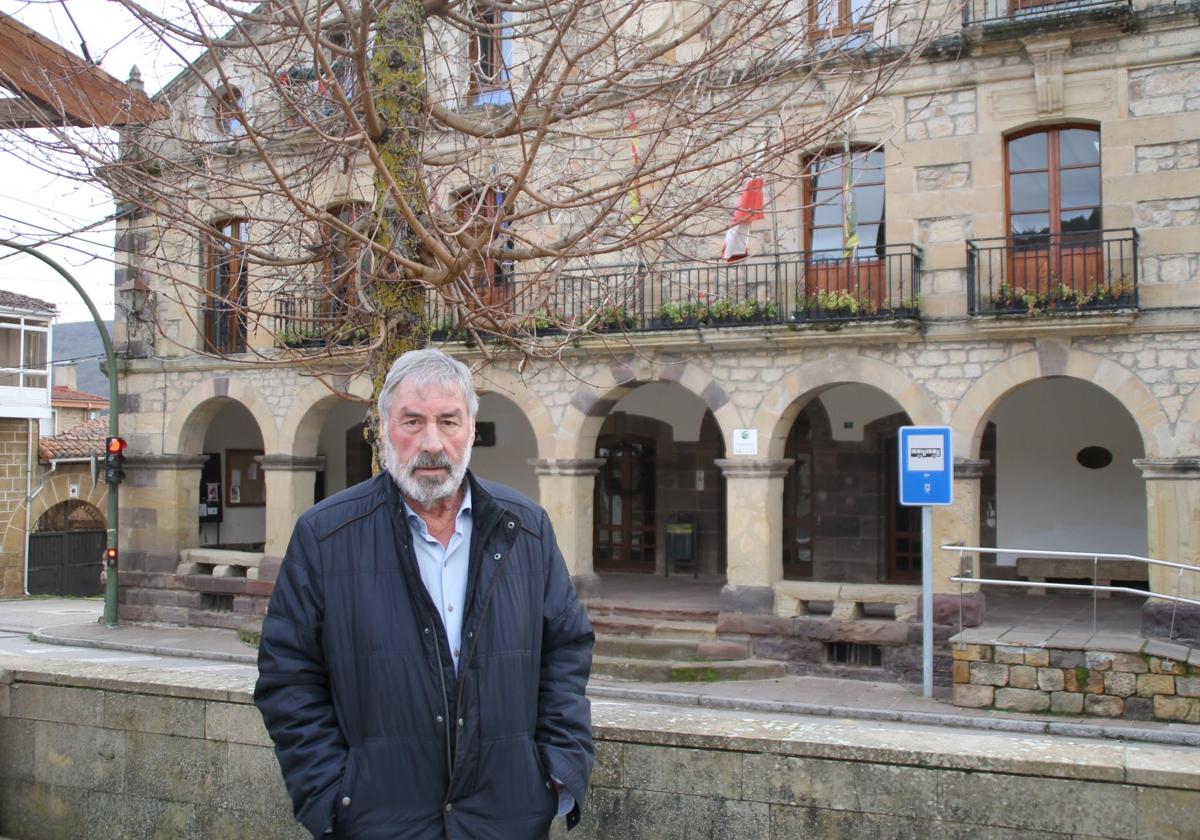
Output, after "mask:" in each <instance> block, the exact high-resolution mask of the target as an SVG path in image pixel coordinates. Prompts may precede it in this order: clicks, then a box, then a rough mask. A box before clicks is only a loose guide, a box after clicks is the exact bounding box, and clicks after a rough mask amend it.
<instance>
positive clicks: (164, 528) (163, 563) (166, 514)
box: [117, 454, 208, 574]
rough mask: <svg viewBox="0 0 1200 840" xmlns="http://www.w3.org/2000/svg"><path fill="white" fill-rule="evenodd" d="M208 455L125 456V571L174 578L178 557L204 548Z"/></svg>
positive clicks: (121, 524)
mask: <svg viewBox="0 0 1200 840" xmlns="http://www.w3.org/2000/svg"><path fill="white" fill-rule="evenodd" d="M207 460H208V458H207V457H206V456H204V455H132V454H130V455H126V456H125V481H124V483H122V484H121V490H120V493H121V498H120V509H119V514H120V521H119V534H118V535H117V539H118V541H119V542H118V544H119V545H120V547H121V559H120V568H121V569H122V570H125V571H131V572H161V573H167V574H174V573H175V568H176V566H178V565H179V552H180V551H182V550H183V549H185V548H191V547H193V546H196V545H198V544H199V542H200V532H199V520H200V514H199V508H198V505H199V503H200V471H201V469H202V468H203V466H204V464H205V462H206V461H207Z"/></svg>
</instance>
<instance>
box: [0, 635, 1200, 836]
mask: <svg viewBox="0 0 1200 840" xmlns="http://www.w3.org/2000/svg"><path fill="white" fill-rule="evenodd" d="M251 684H252V683H251V680H250V679H249V678H245V677H222V676H219V675H214V674H206V673H203V672H192V673H186V674H179V673H165V672H160V671H151V670H147V669H137V668H131V667H124V668H122V667H113V666H108V665H88V664H83V663H43V662H38V661H35V660H30V659H23V658H18V657H2V658H0V757H2V760H0V834H3V835H6V836H11V837H19V838H21V840H66V839H67V838H70V840H74V838H78V837H87V838H89V840H104V838H121V840H125V839H126V838H133V837H137V838H142V837H161V838H171V840H187V838H197V839H199V838H204V840H212V839H213V838H221V840H238V838H248V839H249V838H253V840H274V838H287V840H298V838H301V837H306V836H307V835H306V834H305V832H304V831H303V830H302V829H301V828H300V827H299V826H298V825H297V824H296V823H295V822H294V821H293V820H292V817H291V806H290V803H289V801H288V799H287V797H286V795H285V793H284V789H283V783H282V781H281V779H280V776H279V770H278V767H277V765H276V763H275V758H274V755H273V752H272V750H271V748H270V745H269V741H268V739H267V737H266V733H265V731H264V730H263V727H262V722H261V719H260V718H259V716H258V712H257V711H256V710H255V708H254V707H253V705H252V704H251V700H250V689H251ZM593 719H594V729H595V735H596V758H597V760H596V769H595V772H594V773H593V775H592V787H591V791H590V793H589V799H588V802H587V807H586V809H585V811H584V820H583V822H582V824H581V825H580V826H579V828H578V829H577V830H575V831H573V832H571V834H570V838H571V840H591V838H597V840H598V839H599V838H621V840H637V839H638V838H648V837H655V838H663V840H674V838H680V840H683V839H684V838H687V840H692V838H697V837H709V838H715V839H716V840H725V839H726V838H739V840H757V838H762V839H763V840H766V838H770V837H830V838H834V837H837V838H858V837H869V836H871V837H873V836H879V837H989V838H1017V837H1020V838H1022V840H1029V839H1030V838H1034V839H1035V840H1036V838H1058V837H1067V836H1084V835H1086V836H1088V837H1108V838H1154V840H1170V838H1184V837H1194V833H1193V830H1194V828H1195V826H1196V821H1197V815H1198V814H1200V754H1198V753H1197V751H1196V750H1194V749H1188V748H1183V747H1176V746H1167V745H1159V744H1153V743H1139V744H1134V745H1130V744H1126V743H1124V742H1119V741H1103V740H1092V741H1081V740H1079V739H1070V738H1060V737H1057V736H1054V735H1047V734H1044V733H1041V734H1037V735H1022V734H1018V733H1012V732H999V731H990V730H982V729H947V728H937V727H922V726H919V725H915V724H899V723H897V724H881V723H879V722H875V721H854V720H833V719H829V718H822V717H791V718H787V719H783V718H778V717H772V716H769V715H766V714H763V713H752V712H741V711H722V710H715V709H711V710H706V709H697V708H687V709H685V708H682V707H654V706H638V705H632V704H628V703H615V702H611V701H604V700H597V701H594V703H593ZM1017 805H1019V807H1014V806H1017ZM552 836H553V837H555V838H556V840H562V838H565V837H566V836H567V835H566V832H565V831H564V830H563V825H562V822H561V821H559V822H558V823H557V824H556V826H555V828H554V831H553V832H552Z"/></svg>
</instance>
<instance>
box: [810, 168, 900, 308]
mask: <svg viewBox="0 0 1200 840" xmlns="http://www.w3.org/2000/svg"><path fill="white" fill-rule="evenodd" d="M804 192H805V206H806V207H807V211H806V224H805V242H806V250H807V251H808V265H807V267H806V269H805V291H804V293H805V297H806V299H807V301H808V306H809V309H810V310H812V309H814V308H815V309H817V310H823V309H826V308H829V307H830V302H831V301H832V300H834V298H831V297H830V296H831V295H834V294H835V293H842V292H844V293H848V294H850V295H853V296H854V298H855V299H856V300H857V302H858V306H860V307H862V308H864V309H871V308H878V307H880V306H882V305H883V304H884V302H885V301H887V300H888V299H889V290H888V282H887V263H886V261H885V260H884V256H885V253H886V246H887V241H886V225H885V196H884V171H883V151H882V150H880V149H850V150H845V149H838V150H831V151H828V152H825V153H822V154H819V155H815V156H814V157H812V158H811V159H810V160H809V161H808V165H807V167H806V177H805V189H804Z"/></svg>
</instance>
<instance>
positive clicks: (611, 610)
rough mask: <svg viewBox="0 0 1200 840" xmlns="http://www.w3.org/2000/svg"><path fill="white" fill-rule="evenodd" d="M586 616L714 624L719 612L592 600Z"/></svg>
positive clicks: (694, 608) (713, 608) (709, 608)
mask: <svg viewBox="0 0 1200 840" xmlns="http://www.w3.org/2000/svg"><path fill="white" fill-rule="evenodd" d="M587 611H588V615H589V616H591V617H593V618H597V617H601V616H624V617H626V618H642V619H657V620H659V621H708V622H714V623H715V622H716V620H717V616H718V614H719V612H720V611H719V610H718V609H717V608H716V607H681V606H670V607H658V606H647V605H642V604H622V603H620V602H617V601H605V600H603V599H592V600H589V601H588V602H587Z"/></svg>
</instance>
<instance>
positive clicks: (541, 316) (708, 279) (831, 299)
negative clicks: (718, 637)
mask: <svg viewBox="0 0 1200 840" xmlns="http://www.w3.org/2000/svg"><path fill="white" fill-rule="evenodd" d="M920 268H921V253H920V249H919V248H918V247H917V246H915V245H912V244H900V245H888V246H879V247H878V248H875V247H872V248H870V249H867V248H860V249H858V251H857V253H856V254H854V255H853V256H852V257H850V258H848V259H847V258H846V255H845V252H844V251H843V250H842V249H838V250H836V251H804V252H793V253H780V254H771V255H765V256H761V257H751V258H748V259H745V260H741V261H739V262H736V263H724V262H718V261H712V262H696V261H690V262H688V261H665V260H664V261H661V262H658V263H655V264H653V265H646V264H619V265H608V266H595V267H580V268H570V267H569V268H560V269H554V270H547V271H541V272H537V271H524V272H520V271H509V270H497V271H496V272H495V273H494V274H493V275H492V276H491V277H489V278H488V282H487V284H486V287H479V288H477V294H476V295H475V296H474V297H473V298H472V299H471V300H462V301H447V300H445V299H444V298H442V297H434V296H431V297H430V302H429V310H428V314H429V323H430V326H431V329H432V331H433V333H434V338H435V339H441V338H446V337H452V336H454V335H456V334H461V333H462V332H463V331H465V330H466V329H467V327H469V326H474V327H478V328H479V329H481V330H482V331H483V332H488V331H499V332H522V331H524V332H530V333H547V334H553V333H555V332H560V331H563V330H565V329H582V330H589V331H596V330H600V331H603V330H609V331H614V330H622V331H626V332H633V331H638V332H640V331H647V330H671V329H688V328H694V327H738V326H754V325H763V324H797V323H803V322H807V321H817V320H820V321H855V320H889V319H898V318H915V317H917V315H918V310H919V306H920V300H919V293H920V289H919V284H918V276H919V273H920Z"/></svg>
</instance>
